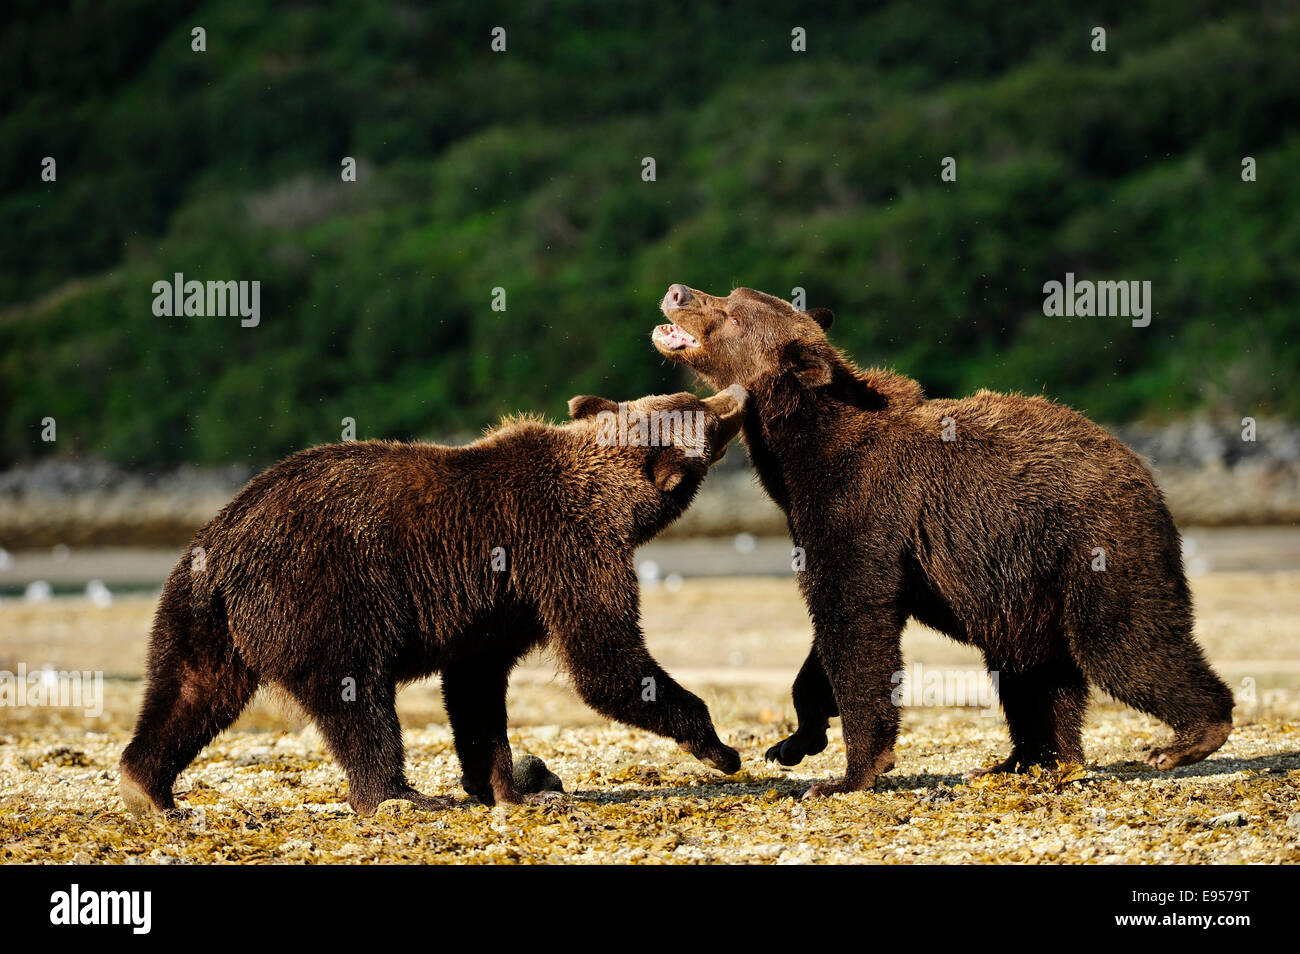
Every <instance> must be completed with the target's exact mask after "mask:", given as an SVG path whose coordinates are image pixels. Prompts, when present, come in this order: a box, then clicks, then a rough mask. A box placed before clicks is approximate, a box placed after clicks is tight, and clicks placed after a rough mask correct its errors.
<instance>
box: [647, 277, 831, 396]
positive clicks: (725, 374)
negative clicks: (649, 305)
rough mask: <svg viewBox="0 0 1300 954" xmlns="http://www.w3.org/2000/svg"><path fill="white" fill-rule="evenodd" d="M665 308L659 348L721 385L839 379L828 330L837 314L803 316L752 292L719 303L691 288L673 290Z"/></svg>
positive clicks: (655, 337) (812, 383)
mask: <svg viewBox="0 0 1300 954" xmlns="http://www.w3.org/2000/svg"><path fill="white" fill-rule="evenodd" d="M660 308H661V310H662V311H663V313H664V317H665V318H667V319H668V320H669V322H670V323H669V324H665V325H659V326H658V327H657V328H655V330H654V332H653V334H652V335H651V340H652V341H653V342H654V346H655V348H657V349H658V350H659V353H660V354H662V355H664V356H665V357H666V358H669V359H671V360H673V361H677V362H679V363H681V364H684V365H686V366H687V367H689V368H691V369H692V370H693V371H695V373H696V374H698V375H699V376H700V377H701V378H703V379H704V380H705V381H707V382H708V383H709V384H711V385H713V387H715V388H722V387H726V386H728V385H730V384H740V385H742V386H744V387H745V388H748V389H750V390H754V389H755V388H761V387H763V386H765V385H770V384H771V382H773V381H775V380H777V379H778V378H781V377H783V376H786V375H790V376H793V377H794V378H795V379H796V380H797V381H799V382H800V383H802V384H803V385H805V386H808V387H820V386H824V385H826V384H829V383H830V381H831V375H832V372H833V369H834V366H835V363H836V362H835V350H834V348H833V347H832V346H831V344H830V342H829V341H827V340H826V329H827V328H829V327H830V326H831V322H832V321H834V320H835V316H834V315H833V314H831V312H830V311H829V310H828V309H826V308H814V309H812V310H810V311H800V310H799V309H797V308H795V307H794V306H793V305H792V304H790V303H789V302H788V301H783V300H782V299H780V298H777V297H776V296H774V295H767V294H764V293H763V292H760V291H755V290H754V289H752V288H737V289H734V290H733V291H732V292H731V294H730V295H728V296H727V297H726V298H718V297H716V296H714V295H709V294H706V293H704V292H702V291H697V290H696V289H694V288H687V287H686V286H685V285H670V286H669V288H668V294H666V295H665V296H664V299H663V302H662V303H661V305H660Z"/></svg>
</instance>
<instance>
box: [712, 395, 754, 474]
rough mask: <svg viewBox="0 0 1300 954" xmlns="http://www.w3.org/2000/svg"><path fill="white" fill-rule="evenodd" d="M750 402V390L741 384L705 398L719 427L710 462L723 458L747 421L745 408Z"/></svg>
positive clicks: (715, 435) (714, 462)
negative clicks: (728, 446) (732, 440)
mask: <svg viewBox="0 0 1300 954" xmlns="http://www.w3.org/2000/svg"><path fill="white" fill-rule="evenodd" d="M748 404H749V392H748V391H746V390H745V389H744V388H743V387H741V386H740V385H739V384H733V385H731V386H730V387H728V388H726V389H724V390H722V391H719V392H718V393H717V394H715V395H713V397H706V398H705V399H704V405H705V407H707V408H708V409H709V410H710V411H712V412H713V413H714V414H715V415H717V418H718V429H717V431H716V433H714V434H713V456H712V457H711V458H710V459H709V463H710V464H716V463H717V462H718V461H720V460H722V455H723V454H725V453H727V445H728V444H729V443H731V439H732V438H733V437H735V436H736V434H737V433H739V431H740V426H741V425H742V424H744V423H745V408H746V407H747V406H748Z"/></svg>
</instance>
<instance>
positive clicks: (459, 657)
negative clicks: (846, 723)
mask: <svg viewBox="0 0 1300 954" xmlns="http://www.w3.org/2000/svg"><path fill="white" fill-rule="evenodd" d="M745 399H746V395H745V394H744V392H743V390H741V389H739V388H732V389H729V390H728V391H726V392H724V393H721V394H717V395H714V396H713V397H711V398H706V399H704V400H701V399H700V398H697V397H695V396H694V395H691V394H684V393H683V394H674V395H666V396H654V397H647V398H642V399H640V400H637V401H634V402H629V403H628V404H626V405H622V406H620V405H617V404H615V403H614V402H612V401H607V400H605V399H603V398H597V397H580V398H574V399H573V401H571V402H570V414H571V415H572V417H573V418H574V419H573V420H572V421H571V422H570V423H567V424H564V425H560V426H549V425H546V424H544V423H541V422H539V421H534V420H527V419H524V420H513V421H508V422H507V423H505V424H504V425H503V426H501V427H500V428H499V429H497V430H496V431H494V432H492V433H489V434H488V435H487V436H485V437H483V438H482V439H481V440H479V441H476V442H475V443H473V444H470V445H468V446H465V447H442V446H438V445H435V444H400V443H384V442H375V441H365V442H351V443H345V444H335V445H331V446H326V447H317V448H314V449H312V450H307V451H303V452H302V453H299V454H295V455H293V456H292V457H289V458H288V459H286V460H284V461H282V462H281V463H279V464H277V465H276V466H275V467H272V468H271V469H269V470H267V471H265V472H264V473H262V474H260V475H259V476H257V477H255V478H254V479H253V480H252V481H251V482H250V483H249V484H248V486H247V487H245V488H244V489H243V490H242V491H241V492H240V493H239V495H238V496H236V497H235V499H234V500H233V501H232V502H231V503H230V504H229V505H228V506H226V508H225V509H223V510H222V511H221V513H219V514H218V515H217V516H216V517H215V518H214V519H213V520H212V522H211V523H209V524H208V525H207V526H206V527H204V528H203V529H202V530H200V531H199V532H198V533H197V534H196V535H195V537H194V540H193V543H192V548H191V552H190V555H187V556H186V557H185V558H183V559H182V560H181V562H180V563H178V564H177V565H176V568H175V569H174V570H173V571H172V573H171V575H170V576H169V578H168V580H167V583H166V586H165V587H164V590H163V594H162V599H161V602H160V603H159V606H158V612H157V616H156V619H155V621H154V626H153V632H152V635H151V637H150V645H149V662H148V688H147V691H146V693H145V698H144V704H143V707H142V709H141V712H140V716H139V721H138V723H137V726H136V731H135V736H134V738H133V739H132V741H131V743H130V744H129V745H128V746H127V748H126V750H125V751H124V752H123V755H122V760H121V790H122V795H123V798H124V800H125V801H126V803H127V805H128V806H129V807H130V808H131V809H132V810H134V811H149V810H155V809H156V810H162V811H167V810H171V809H173V808H174V807H175V806H174V802H173V799H172V784H173V782H174V781H175V779H176V776H177V775H178V774H179V773H180V771H181V770H182V769H184V768H185V766H186V765H188V764H189V763H190V761H191V760H193V759H194V757H195V756H196V755H197V754H198V753H199V751H200V750H201V749H202V748H203V747H204V746H205V745H207V743H208V742H210V741H211V740H212V739H213V737H214V736H216V735H217V733H218V732H220V731H221V730H222V729H224V728H226V727H227V726H229V725H230V724H231V723H232V722H233V721H234V720H235V718H236V717H237V716H238V715H239V713H240V712H241V711H242V710H243V708H244V706H245V705H246V704H247V703H248V701H249V698H250V697H251V696H252V695H253V692H254V690H255V689H256V688H257V687H258V686H259V685H272V686H278V687H280V688H282V689H283V690H285V691H287V692H288V693H289V694H290V695H291V696H292V697H293V698H294V699H296V700H297V701H298V702H299V703H300V704H301V705H302V706H303V708H304V709H305V710H306V712H307V713H308V714H309V715H310V717H311V718H312V720H313V721H314V722H315V724H316V725H317V727H318V728H319V729H320V731H321V734H322V735H323V736H324V738H325V741H326V743H327V744H328V745H329V747H330V749H331V751H332V752H333V754H334V756H335V758H336V759H337V760H338V761H339V763H340V764H341V765H342V767H343V769H344V771H345V772H346V774H347V777H348V802H349V803H350V804H351V806H352V807H353V809H355V810H356V811H357V812H359V813H361V814H370V813H373V812H374V811H375V809H376V808H377V807H378V805H379V803H380V802H382V801H384V800H385V799H389V798H400V799H406V800H408V801H410V802H412V803H414V804H416V805H419V806H422V807H428V808H436V807H443V806H445V805H447V804H449V803H450V800H449V799H436V798H431V797H429V796H427V795H422V794H421V793H419V792H417V791H415V790H414V789H412V788H411V786H410V785H408V784H407V781H406V775H405V767H404V757H403V749H402V733H401V728H400V726H399V725H398V720H397V712H396V710H395V708H394V695H395V692H396V690H397V687H398V686H399V685H400V684H402V683H404V682H408V681H411V680H414V679H418V678H421V677H423V676H427V675H429V674H431V673H434V672H441V674H442V686H443V695H444V701H445V703H446V706H447V715H448V718H449V720H450V722H451V727H452V731H453V734H454V737H455V744H456V752H457V754H458V755H459V757H460V761H461V767H462V770H463V772H464V775H463V778H462V783H463V785H464V787H465V790H466V791H467V792H469V793H470V794H471V795H474V796H477V797H478V798H479V799H481V800H483V801H485V802H488V803H492V802H518V801H520V800H521V799H522V798H523V796H522V795H521V793H520V792H519V791H518V789H517V788H516V786H515V784H514V781H513V780H512V773H511V767H512V760H511V754H510V747H509V744H508V742H507V739H506V683H507V680H508V678H509V675H510V671H511V669H512V667H513V666H514V665H515V663H516V662H517V661H518V660H519V659H520V657H521V656H523V655H524V654H525V653H526V652H527V651H528V650H529V649H532V648H533V647H535V646H538V645H540V644H542V643H548V644H549V645H550V646H551V647H552V648H553V649H554V651H555V652H556V654H557V656H558V657H559V659H560V661H561V663H562V665H563V666H564V667H565V668H566V669H567V671H568V672H569V673H570V674H571V676H572V678H573V681H574V685H575V687H576V688H577V690H578V692H579V694H580V695H581V696H582V698H583V699H584V700H585V701H586V702H587V703H588V704H589V705H591V706H592V708H594V709H596V710H597V711H599V712H600V713H602V714H604V715H606V716H609V717H610V718H613V719H618V720H619V721H622V722H626V723H628V724H629V725H633V726H638V727H640V728H643V729H646V730H648V731H651V732H655V733H658V734H659V735H663V736H667V737H669V738H671V739H674V740H676V741H677V742H678V743H679V744H680V745H681V746H682V748H683V749H685V750H686V751H688V752H690V753H692V754H694V755H695V756H696V757H698V758H700V759H701V760H702V761H704V762H706V763H708V764H709V765H712V766H713V767H715V768H717V769H719V770H721V771H723V772H728V773H731V772H735V771H736V770H737V769H738V768H739V767H740V759H739V757H738V756H737V754H736V752H735V750H733V749H731V748H729V747H728V746H726V745H724V744H723V743H722V741H721V740H720V739H719V738H718V735H717V733H716V732H715V731H714V727H713V722H712V720H711V719H710V717H709V712H708V709H707V708H706V707H705V705H704V703H703V702H701V701H700V700H699V699H698V698H697V697H695V696H694V695H692V694H691V693H689V692H687V691H686V690H685V689H683V688H682V687H681V686H679V685H678V684H677V683H676V682H674V681H673V680H672V678H671V677H670V676H669V675H668V674H667V673H666V672H664V670H663V669H662V668H660V666H659V665H658V663H656V662H655V660H654V659H653V658H651V656H650V654H649V653H648V652H647V651H646V647H645V643H644V640H643V637H642V633H641V629H640V623H639V617H640V607H639V589H638V585H637V575H636V572H635V570H634V568H633V560H632V556H633V551H634V549H635V548H636V547H637V546H638V545H639V544H641V543H643V542H645V541H646V540H648V539H649V538H650V537H652V536H653V535H654V534H655V533H657V532H658V531H659V530H661V529H663V528H664V527H665V526H667V525H668V524H669V523H671V522H672V521H673V520H674V519H676V518H677V517H678V515H680V514H681V513H682V511H683V510H684V509H685V508H686V507H687V505H688V504H689V503H690V502H691V499H692V497H693V496H694V495H695V492H696V490H697V489H698V488H699V485H700V482H701V481H702V480H703V478H704V475H705V473H706V471H707V470H708V467H709V464H710V463H712V462H713V461H715V460H717V459H718V458H719V457H721V456H722V454H723V452H724V451H725V449H726V444H727V442H728V441H729V440H730V439H731V438H732V437H734V436H735V434H736V432H737V431H738V430H739V428H740V424H741V420H742V418H743V409H744V404H745ZM647 424H649V425H650V426H646V425H647ZM638 425H640V427H639V429H638ZM620 427H621V428H622V429H620Z"/></svg>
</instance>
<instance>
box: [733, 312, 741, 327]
mask: <svg viewBox="0 0 1300 954" xmlns="http://www.w3.org/2000/svg"><path fill="white" fill-rule="evenodd" d="M731 323H732V324H733V325H735V326H736V327H737V328H739V327H740V319H739V318H737V317H736V316H735V315H732V316H731Z"/></svg>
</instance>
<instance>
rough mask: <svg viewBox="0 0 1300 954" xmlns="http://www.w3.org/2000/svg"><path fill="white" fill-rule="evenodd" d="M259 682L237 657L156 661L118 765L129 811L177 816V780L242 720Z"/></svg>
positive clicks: (152, 663)
mask: <svg viewBox="0 0 1300 954" xmlns="http://www.w3.org/2000/svg"><path fill="white" fill-rule="evenodd" d="M257 681H258V680H257V676H256V674H254V673H253V672H252V670H250V669H249V668H248V666H247V665H245V664H244V662H243V661H242V660H241V659H240V658H239V657H238V656H237V655H234V653H233V651H232V653H231V655H230V656H229V657H227V658H226V659H223V660H221V661H220V662H217V661H214V660H209V659H205V658H203V657H202V656H186V657H184V658H173V657H171V656H170V655H167V654H164V655H162V656H160V657H159V658H158V659H157V660H156V661H151V664H150V673H149V687H148V688H147V689H146V690H145V697H144V705H143V706H142V707H141V709H140V717H139V719H138V720H137V722H136V728H135V736H134V737H133V738H132V740H131V742H130V744H129V745H127V747H126V749H125V750H124V751H123V752H122V759H121V762H120V764H119V768H120V781H119V790H120V791H121V794H122V800H123V801H124V802H125V803H126V807H127V808H128V809H130V810H131V811H132V812H133V813H135V814H137V815H142V814H147V813H149V812H150V811H154V810H156V811H162V812H169V811H173V810H175V808H176V802H175V801H174V799H173V798H172V785H173V784H174V783H175V781H176V776H177V775H179V774H180V773H181V770H182V769H184V768H185V766H187V765H189V764H190V762H192V761H194V757H195V756H197V755H198V754H199V752H200V751H202V750H203V747H204V746H206V745H207V744H208V743H209V742H211V741H212V740H213V739H214V738H216V736H217V735H218V733H220V732H221V731H222V730H223V729H226V728H228V727H229V726H230V724H231V723H232V722H234V721H235V719H237V718H238V717H239V714H240V713H241V712H243V711H244V707H245V706H246V705H248V700H249V699H251V698H252V696H253V692H254V691H255V690H256V689H257Z"/></svg>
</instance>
